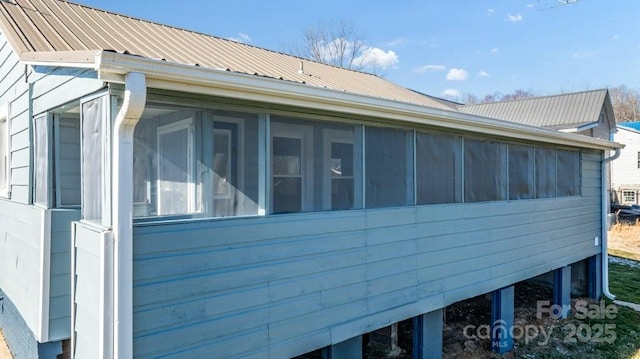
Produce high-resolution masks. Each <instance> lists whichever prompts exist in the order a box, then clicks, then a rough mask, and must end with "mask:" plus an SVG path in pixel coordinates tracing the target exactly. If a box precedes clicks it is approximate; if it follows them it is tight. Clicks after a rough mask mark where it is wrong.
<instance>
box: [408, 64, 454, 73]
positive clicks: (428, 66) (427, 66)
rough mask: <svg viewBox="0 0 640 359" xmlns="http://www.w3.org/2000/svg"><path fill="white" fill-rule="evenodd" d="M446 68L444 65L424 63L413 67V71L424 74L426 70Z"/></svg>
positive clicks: (435, 70) (432, 70) (433, 70)
mask: <svg viewBox="0 0 640 359" xmlns="http://www.w3.org/2000/svg"><path fill="white" fill-rule="evenodd" d="M446 69H447V67H446V66H444V65H424V66H420V67H417V68H415V69H413V72H415V73H417V74H420V75H422V74H426V73H427V72H438V71H444V70H446Z"/></svg>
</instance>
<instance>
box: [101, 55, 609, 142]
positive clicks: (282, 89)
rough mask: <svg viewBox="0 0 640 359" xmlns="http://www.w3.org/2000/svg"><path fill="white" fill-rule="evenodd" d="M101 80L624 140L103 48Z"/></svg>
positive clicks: (513, 133)
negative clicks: (136, 76) (133, 75)
mask: <svg viewBox="0 0 640 359" xmlns="http://www.w3.org/2000/svg"><path fill="white" fill-rule="evenodd" d="M94 69H95V70H96V71H97V72H98V78H99V79H100V80H102V81H105V82H113V83H123V82H124V74H126V73H128V72H140V73H144V74H145V75H146V78H147V87H149V88H157V89H165V90H171V91H178V92H190V93H198V94H204V95H210V96H220V97H226V98H234V99H241V100H247V101H254V102H257V103H265V104H267V105H268V106H274V105H283V106H294V107H301V108H305V109H306V110H307V111H318V112H321V113H327V112H335V113H338V114H340V115H342V116H344V115H353V116H356V118H363V119H365V120H366V119H370V120H375V119H377V120H380V119H383V120H385V121H386V120H389V121H394V122H397V121H401V122H407V123H417V124H422V125H429V126H437V127H440V128H447V129H453V130H457V131H465V132H466V131H468V132H475V133H484V134H490V135H494V136H505V137H509V138H517V139H523V140H529V141H537V142H546V143H553V144H559V145H566V146H573V147H583V148H591V149H598V150H610V149H612V148H616V147H621V146H620V145H619V144H615V143H611V142H609V141H605V140H601V139H597V138H592V137H588V136H583V135H578V134H571V133H563V132H560V131H557V130H552V129H546V128H540V127H534V126H527V125H523V124H518V123H514V122H508V121H503V120H497V119H492V118H487V117H482V116H475V115H470V114H465V113H462V112H457V111H453V110H444V109H436V108H431V107H427V106H424V105H417V104H412V103H408V102H401V101H400V100H392V99H385V98H380V97H373V96H367V95H362V94H356V93H348V92H344V91H338V90H335V89H329V88H323V87H318V86H311V85H307V84H302V83H297V82H293V81H285V80H279V79H275V78H270V77H263V76H256V75H250V74H244V73H237V72H231V71H224V70H222V69H211V68H205V67H200V66H193V65H186V64H178V63H170V62H167V61H161V60H154V59H149V58H145V57H139V56H132V55H125V54H119V53H115V52H108V51H101V52H98V53H97V54H96V59H95V68H94Z"/></svg>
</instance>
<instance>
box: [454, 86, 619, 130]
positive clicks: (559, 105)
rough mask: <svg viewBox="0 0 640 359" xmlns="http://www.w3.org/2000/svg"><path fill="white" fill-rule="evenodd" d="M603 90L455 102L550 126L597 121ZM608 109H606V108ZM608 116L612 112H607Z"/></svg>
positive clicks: (472, 111)
mask: <svg viewBox="0 0 640 359" xmlns="http://www.w3.org/2000/svg"><path fill="white" fill-rule="evenodd" d="M606 97H607V90H606V89H601V90H593V91H585V92H576V93H569V94H561V95H555V96H546V97H534V98H528V99H522V100H513V101H504V102H492V103H484V104H476V105H465V106H459V107H458V109H459V110H460V111H461V112H464V113H468V114H472V115H477V116H483V117H491V118H496V119H501V120H507V121H511V122H517V123H522V124H525V125H531V126H537V127H547V128H553V129H558V130H560V129H566V128H575V127H579V126H582V125H586V124H591V123H596V122H598V121H599V118H600V114H601V112H602V106H603V104H605V103H606V102H605V100H606ZM607 111H608V110H607ZM607 115H608V116H612V115H613V114H612V113H611V114H607Z"/></svg>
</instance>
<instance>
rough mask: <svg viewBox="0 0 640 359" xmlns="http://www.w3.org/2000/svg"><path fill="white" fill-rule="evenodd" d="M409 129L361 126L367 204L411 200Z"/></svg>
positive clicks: (410, 141)
mask: <svg viewBox="0 0 640 359" xmlns="http://www.w3.org/2000/svg"><path fill="white" fill-rule="evenodd" d="M411 134H412V132H410V131H405V130H399V129H390V128H380V127H366V128H365V160H366V163H365V202H366V207H367V208H375V207H392V206H404V205H408V204H413V141H412V140H411V138H412V136H411Z"/></svg>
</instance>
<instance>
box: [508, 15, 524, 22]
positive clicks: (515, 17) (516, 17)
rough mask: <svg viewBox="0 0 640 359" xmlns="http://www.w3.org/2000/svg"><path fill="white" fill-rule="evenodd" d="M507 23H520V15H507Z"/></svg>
mask: <svg viewBox="0 0 640 359" xmlns="http://www.w3.org/2000/svg"><path fill="white" fill-rule="evenodd" d="M507 21H509V22H520V21H522V15H520V14H515V15H511V14H508V15H507Z"/></svg>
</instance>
